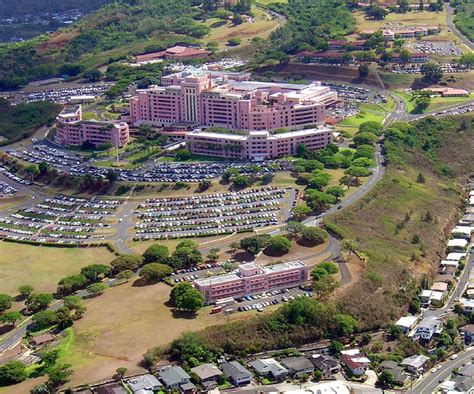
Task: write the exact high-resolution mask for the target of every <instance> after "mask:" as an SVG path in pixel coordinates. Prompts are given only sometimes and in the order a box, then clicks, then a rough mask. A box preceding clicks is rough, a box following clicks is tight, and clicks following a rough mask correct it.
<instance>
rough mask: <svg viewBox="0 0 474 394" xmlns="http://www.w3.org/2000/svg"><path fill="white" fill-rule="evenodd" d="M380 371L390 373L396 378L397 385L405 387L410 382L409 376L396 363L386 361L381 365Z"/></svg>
mask: <svg viewBox="0 0 474 394" xmlns="http://www.w3.org/2000/svg"><path fill="white" fill-rule="evenodd" d="M379 371H380V372H382V371H389V372H390V373H391V374H392V375H393V377H394V378H395V384H396V385H398V386H403V385H404V384H405V382H406V381H407V380H408V375H407V374H406V373H405V372H404V371H403V368H402V367H400V366H399V365H398V364H397V363H396V362H395V361H390V360H385V361H382V362H381V363H380V364H379Z"/></svg>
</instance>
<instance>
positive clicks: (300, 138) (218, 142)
mask: <svg viewBox="0 0 474 394" xmlns="http://www.w3.org/2000/svg"><path fill="white" fill-rule="evenodd" d="M185 141H186V148H187V149H188V150H189V151H190V152H191V153H194V154H197V155H205V156H214V157H222V158H226V159H238V160H254V161H262V160H269V159H275V158H278V157H284V156H289V155H295V154H296V153H297V148H298V145H300V144H304V145H306V146H307V148H308V149H309V150H312V151H313V150H319V149H323V148H324V147H325V146H326V145H328V144H330V143H332V142H333V132H332V130H331V129H329V128H327V127H320V128H313V129H307V130H295V131H288V132H285V133H279V134H270V133H269V132H268V131H266V130H262V131H249V132H248V133H247V134H245V135H238V134H224V133H222V134H221V133H214V132H209V131H201V130H195V131H192V132H190V133H187V134H186V136H185Z"/></svg>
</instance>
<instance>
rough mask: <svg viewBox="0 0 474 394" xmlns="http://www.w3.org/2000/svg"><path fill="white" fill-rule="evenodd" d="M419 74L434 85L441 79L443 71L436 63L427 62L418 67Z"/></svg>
mask: <svg viewBox="0 0 474 394" xmlns="http://www.w3.org/2000/svg"><path fill="white" fill-rule="evenodd" d="M420 72H421V74H423V76H424V77H425V78H426V79H427V80H428V81H430V82H434V83H436V82H438V81H439V80H440V79H441V78H443V70H442V69H441V66H440V65H439V64H437V63H433V62H428V63H425V64H422V65H421V67H420Z"/></svg>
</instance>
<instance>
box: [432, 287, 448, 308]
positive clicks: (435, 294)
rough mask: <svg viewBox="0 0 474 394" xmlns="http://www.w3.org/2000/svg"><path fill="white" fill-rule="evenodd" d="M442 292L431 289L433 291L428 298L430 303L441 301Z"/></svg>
mask: <svg viewBox="0 0 474 394" xmlns="http://www.w3.org/2000/svg"><path fill="white" fill-rule="evenodd" d="M446 286H447V285H446ZM444 294H445V292H443V291H435V290H433V293H432V294H431V298H430V304H432V305H435V304H434V303H435V302H438V303H443V298H444Z"/></svg>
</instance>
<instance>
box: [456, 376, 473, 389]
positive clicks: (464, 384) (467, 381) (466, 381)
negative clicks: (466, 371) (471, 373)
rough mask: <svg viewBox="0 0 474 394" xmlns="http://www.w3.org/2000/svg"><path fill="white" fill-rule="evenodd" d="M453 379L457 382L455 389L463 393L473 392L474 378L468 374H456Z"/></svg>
mask: <svg viewBox="0 0 474 394" xmlns="http://www.w3.org/2000/svg"><path fill="white" fill-rule="evenodd" d="M453 380H454V382H455V384H454V388H455V391H457V392H461V393H472V388H473V387H474V378H470V377H468V376H456V377H454V379H453Z"/></svg>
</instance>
